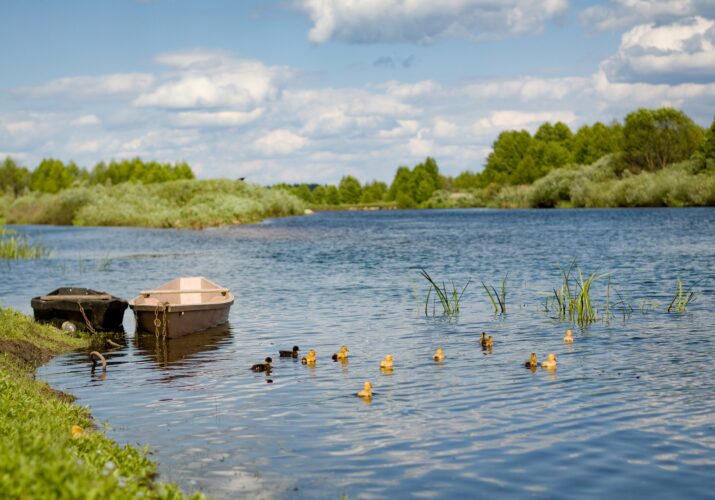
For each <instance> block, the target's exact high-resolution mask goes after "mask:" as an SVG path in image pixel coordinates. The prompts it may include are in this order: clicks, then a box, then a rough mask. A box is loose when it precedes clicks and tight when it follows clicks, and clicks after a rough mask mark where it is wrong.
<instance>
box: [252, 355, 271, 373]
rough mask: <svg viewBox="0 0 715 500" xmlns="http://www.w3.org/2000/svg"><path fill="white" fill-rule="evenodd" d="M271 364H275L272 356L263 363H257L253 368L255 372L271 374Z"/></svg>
mask: <svg viewBox="0 0 715 500" xmlns="http://www.w3.org/2000/svg"><path fill="white" fill-rule="evenodd" d="M271 363H273V358H271V357H270V356H269V357H267V358H266V359H265V361H264V362H263V363H256V364H255V365H253V366H252V367H251V370H253V371H254V372H269V371H271Z"/></svg>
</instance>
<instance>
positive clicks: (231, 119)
mask: <svg viewBox="0 0 715 500" xmlns="http://www.w3.org/2000/svg"><path fill="white" fill-rule="evenodd" d="M263 112H264V109H263V108H256V109H254V110H252V111H182V112H179V113H177V114H176V120H175V122H176V124H177V125H180V126H183V127H236V126H239V125H245V124H246V123H250V122H253V121H255V120H257V119H258V118H260V117H261V116H262V115H263Z"/></svg>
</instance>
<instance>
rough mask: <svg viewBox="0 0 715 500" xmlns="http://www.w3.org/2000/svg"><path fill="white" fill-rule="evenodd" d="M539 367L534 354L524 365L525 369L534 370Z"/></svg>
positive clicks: (533, 353)
mask: <svg viewBox="0 0 715 500" xmlns="http://www.w3.org/2000/svg"><path fill="white" fill-rule="evenodd" d="M537 366H539V361H538V360H537V359H536V353H535V352H532V353H531V356H530V357H529V360H528V361H527V362H526V363H524V367H525V368H536V367H537Z"/></svg>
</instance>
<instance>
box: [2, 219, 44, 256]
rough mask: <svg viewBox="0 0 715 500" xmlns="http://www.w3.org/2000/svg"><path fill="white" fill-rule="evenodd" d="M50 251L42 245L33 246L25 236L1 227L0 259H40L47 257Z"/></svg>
mask: <svg viewBox="0 0 715 500" xmlns="http://www.w3.org/2000/svg"><path fill="white" fill-rule="evenodd" d="M49 254H50V249H49V248H47V247H45V246H42V245H33V244H31V243H29V242H28V241H27V237H26V236H23V235H19V236H17V235H16V234H15V231H10V230H7V229H3V228H2V227H0V259H5V260H17V259H40V258H42V257H47V256H48V255H49Z"/></svg>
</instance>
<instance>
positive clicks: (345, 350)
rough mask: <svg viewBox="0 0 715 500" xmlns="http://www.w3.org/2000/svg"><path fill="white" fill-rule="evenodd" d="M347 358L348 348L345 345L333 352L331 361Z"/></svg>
mask: <svg viewBox="0 0 715 500" xmlns="http://www.w3.org/2000/svg"><path fill="white" fill-rule="evenodd" d="M347 359H348V348H347V346H342V347H341V348H340V351H339V352H336V353H335V354H333V361H344V360H347Z"/></svg>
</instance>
